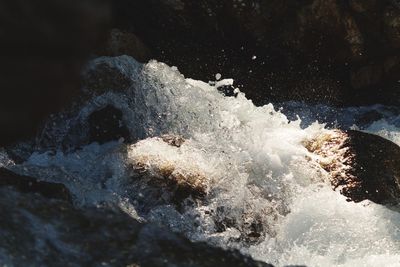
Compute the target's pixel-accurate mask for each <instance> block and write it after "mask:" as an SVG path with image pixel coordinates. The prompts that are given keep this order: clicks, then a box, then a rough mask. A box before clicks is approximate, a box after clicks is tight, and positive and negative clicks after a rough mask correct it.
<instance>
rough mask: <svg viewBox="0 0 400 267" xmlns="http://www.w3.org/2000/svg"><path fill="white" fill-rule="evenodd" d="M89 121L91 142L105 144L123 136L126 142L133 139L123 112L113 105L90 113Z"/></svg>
mask: <svg viewBox="0 0 400 267" xmlns="http://www.w3.org/2000/svg"><path fill="white" fill-rule="evenodd" d="M87 123H88V126H89V140H90V141H89V143H92V142H98V143H99V144H103V143H106V142H109V141H116V140H120V139H121V138H123V140H124V141H126V142H130V141H131V137H130V133H129V129H128V127H127V126H126V125H125V123H124V120H123V116H122V112H121V111H120V110H119V109H117V108H115V107H113V106H111V105H108V106H106V107H105V108H103V109H101V110H98V111H95V112H93V113H92V114H90V115H89V117H88V121H87Z"/></svg>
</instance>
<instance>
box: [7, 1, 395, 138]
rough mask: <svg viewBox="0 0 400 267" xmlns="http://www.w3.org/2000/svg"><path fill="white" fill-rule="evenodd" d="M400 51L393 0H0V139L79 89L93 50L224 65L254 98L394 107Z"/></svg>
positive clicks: (196, 68) (181, 64) (203, 67)
mask: <svg viewBox="0 0 400 267" xmlns="http://www.w3.org/2000/svg"><path fill="white" fill-rule="evenodd" d="M399 49H400V3H399V1H397V0H299V1H292V0H248V1H244V0H243V1H238V0H236V1H234V0H214V1H212V0H146V1H143V0H114V1H103V0H79V1H78V0H73V1H71V0H70V1H67V0H41V1H39V0H37V1H33V0H30V1H27V0H0V59H1V69H0V90H1V91H0V92H1V97H0V145H4V144H8V143H11V142H14V141H16V140H19V139H20V138H25V137H29V136H32V135H33V134H34V133H35V131H36V130H37V128H38V127H40V124H41V122H42V121H43V119H44V118H45V117H46V116H48V115H49V114H50V113H51V112H56V111H58V110H60V109H61V108H63V107H65V106H66V105H69V104H70V103H71V101H73V100H74V99H77V97H79V88H80V73H81V69H82V67H83V66H84V64H85V62H86V61H87V60H88V59H89V58H93V57H96V56H100V55H108V56H115V55H121V54H128V55H131V56H133V57H135V58H136V59H138V60H139V61H142V62H145V61H147V60H149V59H151V58H155V59H157V60H160V61H163V62H166V63H167V64H170V65H175V66H177V67H178V68H179V70H180V71H181V72H182V73H183V74H184V75H185V76H186V77H192V78H195V79H202V80H205V81H208V80H213V79H215V78H214V75H215V74H216V73H221V74H222V75H223V77H226V78H227V77H229V78H230V77H232V78H235V80H236V85H237V86H240V87H241V90H242V91H244V92H245V93H246V95H247V96H248V97H249V98H251V99H252V100H253V101H254V102H255V103H256V104H258V105H261V104H265V103H269V102H271V101H273V102H280V101H288V100H296V101H304V102H307V103H310V104H313V103H325V104H330V105H337V106H352V105H370V104H375V103H382V104H387V105H399V103H400V100H399V96H400V53H399ZM253 56H256V58H255V59H253Z"/></svg>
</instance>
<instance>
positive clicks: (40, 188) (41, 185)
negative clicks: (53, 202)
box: [0, 168, 72, 202]
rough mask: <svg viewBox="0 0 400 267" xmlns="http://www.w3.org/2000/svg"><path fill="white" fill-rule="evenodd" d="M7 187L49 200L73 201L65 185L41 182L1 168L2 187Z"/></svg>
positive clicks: (0, 181) (0, 180)
mask: <svg viewBox="0 0 400 267" xmlns="http://www.w3.org/2000/svg"><path fill="white" fill-rule="evenodd" d="M5 186H11V187H13V188H15V189H16V190H18V191H20V192H24V193H28V192H29V193H39V194H41V195H42V196H45V197H48V198H54V199H62V200H65V201H68V202H71V201H72V197H71V194H70V192H69V190H68V188H67V187H66V186H64V185H63V184H59V183H50V182H45V181H39V180H38V179H37V178H33V177H29V176H23V175H18V174H16V173H14V172H12V171H10V170H7V169H5V168H0V187H5Z"/></svg>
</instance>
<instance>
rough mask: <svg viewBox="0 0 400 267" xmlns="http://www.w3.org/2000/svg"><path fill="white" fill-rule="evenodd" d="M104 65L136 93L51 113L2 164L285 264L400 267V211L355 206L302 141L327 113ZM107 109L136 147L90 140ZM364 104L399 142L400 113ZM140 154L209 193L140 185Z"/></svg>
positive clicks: (154, 66) (148, 68)
mask: <svg viewBox="0 0 400 267" xmlns="http://www.w3.org/2000/svg"><path fill="white" fill-rule="evenodd" d="M101 62H103V63H104V62H106V63H107V64H110V65H112V66H114V67H115V68H117V69H118V70H119V71H120V72H121V73H125V74H126V75H127V76H128V77H129V79H130V80H131V86H130V87H129V89H128V90H126V91H122V92H118V91H115V92H107V93H104V94H101V95H98V96H93V97H92V98H91V99H89V100H88V101H87V102H86V103H85V104H83V105H82V106H81V107H80V108H79V109H77V110H74V111H73V112H70V113H68V115H67V114H60V115H56V116H54V117H53V118H51V119H50V120H49V122H48V124H47V125H46V127H45V128H44V132H43V134H41V135H40V136H39V137H38V139H37V140H36V143H35V144H34V145H32V144H29V143H28V144H20V145H18V146H16V148H15V149H14V150H13V151H12V153H13V155H18V157H19V158H21V159H22V160H20V162H16V161H15V160H13V157H11V156H8V155H7V152H5V151H3V152H1V151H0V161H1V162H0V165H2V166H6V167H7V168H10V169H12V170H13V171H15V172H17V173H20V174H25V175H32V176H35V177H40V178H42V179H44V180H46V181H52V182H60V183H63V184H65V185H66V186H67V187H68V188H69V190H70V191H71V192H72V194H73V196H74V204H75V205H77V206H91V205H99V204H102V203H116V204H117V205H119V206H120V207H121V208H122V209H123V210H125V211H126V212H127V213H128V214H130V215H132V216H133V217H135V218H136V219H138V220H142V221H150V222H156V223H161V224H164V225H167V226H169V227H170V228H171V229H173V230H174V231H177V232H181V233H183V234H185V235H186V236H187V237H189V238H190V239H191V240H195V241H206V242H208V243H210V244H213V245H216V246H219V247H223V248H238V249H240V250H241V251H242V252H243V253H247V254H250V255H251V256H252V257H254V258H255V259H259V260H263V261H266V262H269V263H272V264H275V265H277V266H283V265H287V264H306V265H308V266H377V265H378V266H399V265H400V253H399V251H400V214H399V213H398V212H396V211H393V210H392V209H388V208H387V207H385V206H382V205H378V204H375V203H372V202H370V201H363V202H361V203H353V202H347V201H346V198H345V197H344V196H342V195H340V194H339V193H338V192H335V191H333V190H332V189H331V186H330V184H329V183H328V182H327V181H326V176H327V173H326V172H325V171H324V170H323V169H321V168H320V167H319V166H317V165H316V164H315V163H313V161H312V160H308V159H309V158H313V157H316V156H315V155H312V154H311V153H310V152H308V151H307V149H306V148H305V147H304V146H303V145H302V142H303V140H305V139H310V138H312V137H313V136H315V135H316V134H319V133H321V132H329V131H330V130H329V129H326V128H325V125H324V124H320V123H318V122H312V120H311V119H310V118H313V114H317V113H319V112H323V110H324V107H319V108H316V109H315V111H314V113H313V112H309V113H305V112H303V114H300V113H299V114H294V113H293V112H292V113H291V112H289V111H288V114H289V118H292V120H289V119H288V117H286V116H285V115H284V114H283V113H282V112H281V111H276V110H275V108H274V106H273V105H272V104H269V105H266V106H262V107H256V106H254V105H253V103H252V102H251V101H250V100H248V99H246V97H245V95H244V94H243V93H241V92H239V91H237V93H238V94H237V96H236V97H233V96H232V97H227V96H224V95H222V94H221V93H220V92H218V90H217V87H218V86H222V85H231V84H232V80H222V81H219V82H217V83H216V84H214V85H210V84H207V83H204V82H201V81H195V80H192V79H185V78H184V77H183V76H182V74H180V73H179V71H178V70H177V69H176V68H173V67H172V68H171V67H168V66H167V65H165V64H163V63H159V62H156V61H151V62H149V63H148V64H145V65H141V64H139V63H137V62H136V61H134V60H133V59H132V58H130V57H127V56H122V57H118V58H99V59H97V60H95V61H94V62H93V63H92V67H93V66H95V65H96V64H99V63H101ZM89 89H90V88H89ZM107 105H112V106H113V107H115V108H117V109H119V110H121V111H122V119H121V122H120V123H121V124H124V125H126V126H127V128H128V129H129V133H130V139H131V140H133V142H132V144H126V143H124V142H123V140H122V139H121V140H119V141H112V142H108V143H105V144H98V143H90V144H89V143H87V141H86V139H85V138H87V135H88V134H87V131H88V129H87V120H88V117H89V115H90V114H91V113H92V112H93V111H95V110H99V109H101V108H104V107H106V106H107ZM296 105H297V104H293V103H289V104H287V107H285V108H284V109H283V110H285V109H286V110H290V107H294V106H296ZM303 108H304V110H305V109H306V107H304V106H303ZM311 109H312V108H309V110H311ZM364 109H365V111H369V110H371V109H373V110H378V111H381V113H382V114H383V116H384V118H381V119H380V120H378V121H376V122H374V123H372V124H370V125H368V126H366V127H365V128H364V130H366V131H369V132H373V133H377V134H380V135H382V136H383V137H386V138H388V139H391V140H392V141H394V142H396V143H397V144H400V134H399V131H398V128H397V126H399V125H398V124H399V117H396V114H395V112H394V113H390V112H389V111H386V110H385V109H384V107H371V108H367V107H366V108H364ZM358 111H359V112H360V113H362V112H364V110H362V109H359V110H358ZM342 112H343V114H344V115H346V116H345V118H346V119H344V121H346V123H348V121H350V122H352V120H351V119H350V120H348V116H347V114H346V112H348V113H349V114H353V115H354V112H352V111H351V110H350V109H349V110H347V111H346V110H342ZM385 112H386V113H385ZM325 113H326V112H325ZM294 115H299V117H297V119H296V117H295V116H294ZM300 117H301V118H302V119H300ZM303 118H304V119H303ZM348 124H349V123H348ZM348 126H351V125H348ZM353 127H356V126H353ZM166 134H167V135H170V136H180V137H181V138H182V139H184V142H183V143H182V144H181V145H179V146H171V145H168V144H167V143H166V142H164V141H163V140H162V139H161V138H159V137H160V136H163V135H166ZM143 159H144V164H145V165H146V166H147V167H148V168H149V169H150V171H153V172H156V170H155V169H156V168H158V167H157V166H165V165H166V164H167V165H168V164H170V165H172V166H173V168H174V171H176V172H179V173H180V174H182V175H183V176H184V175H187V174H190V173H200V174H201V177H204V179H205V180H206V181H205V183H206V186H205V187H206V189H205V190H206V191H207V195H206V196H204V197H201V198H198V199H197V198H196V197H188V198H187V199H183V200H181V202H180V203H178V204H177V203H176V202H174V201H173V200H172V198H171V195H168V192H167V191H168V189H167V188H158V189H157V188H156V189H154V188H152V187H151V186H150V185H148V184H145V183H142V182H141V181H140V177H139V178H138V177H136V178H134V176H135V175H134V172H135V170H134V169H135V167H134V166H135V163H137V162H138V161H140V160H143ZM152 164H153V165H152Z"/></svg>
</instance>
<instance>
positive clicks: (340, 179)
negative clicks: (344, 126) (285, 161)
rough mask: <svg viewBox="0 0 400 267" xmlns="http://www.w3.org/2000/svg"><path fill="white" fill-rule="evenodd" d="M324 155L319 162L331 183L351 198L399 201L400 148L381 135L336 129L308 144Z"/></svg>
mask: <svg viewBox="0 0 400 267" xmlns="http://www.w3.org/2000/svg"><path fill="white" fill-rule="evenodd" d="M305 146H306V148H307V149H308V150H309V151H310V152H312V153H314V154H316V155H318V156H320V158H319V160H318V161H319V164H320V165H321V167H322V168H323V169H325V170H326V171H327V172H328V173H329V174H330V179H331V180H330V182H331V183H332V186H333V187H334V188H335V189H336V188H339V189H340V192H341V193H342V194H343V195H345V196H346V197H348V199H349V200H352V201H355V202H359V201H362V200H365V199H369V200H372V201H374V202H376V203H381V204H386V203H398V200H399V198H400V147H399V146H397V145H396V144H395V143H392V142H391V141H389V140H386V139H384V138H382V137H380V136H377V135H373V134H368V133H364V132H359V131H340V130H336V131H335V132H334V133H333V134H322V135H320V136H318V137H316V138H315V139H313V140H311V141H307V142H306V143H305Z"/></svg>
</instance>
